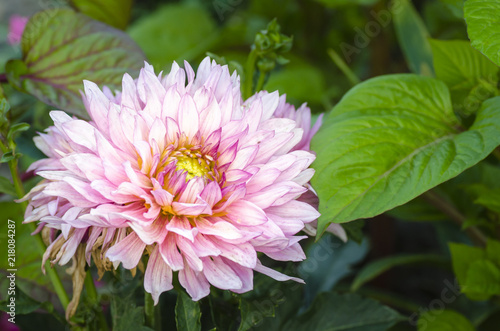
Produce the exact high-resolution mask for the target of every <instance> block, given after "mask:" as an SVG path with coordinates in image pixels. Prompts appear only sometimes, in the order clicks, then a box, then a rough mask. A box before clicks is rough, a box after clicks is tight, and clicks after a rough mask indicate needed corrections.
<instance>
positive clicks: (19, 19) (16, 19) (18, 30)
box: [7, 15, 28, 45]
mask: <svg viewBox="0 0 500 331" xmlns="http://www.w3.org/2000/svg"><path fill="white" fill-rule="evenodd" d="M27 23H28V17H24V16H19V15H12V16H11V17H10V19H9V34H8V35H7V42H8V43H9V44H11V45H17V44H19V43H20V42H21V39H22V37H23V31H24V28H25V27H26V24H27Z"/></svg>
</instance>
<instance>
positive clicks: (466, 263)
mask: <svg viewBox="0 0 500 331" xmlns="http://www.w3.org/2000/svg"><path fill="white" fill-rule="evenodd" d="M449 247H450V252H451V258H452V263H453V272H454V273H455V276H456V277H457V279H458V282H459V283H460V284H465V282H466V281H467V272H468V270H469V267H470V265H471V264H472V262H474V261H477V260H481V259H484V258H485V257H486V253H485V251H484V250H482V249H481V248H478V247H472V246H468V245H464V244H455V243H450V244H449Z"/></svg>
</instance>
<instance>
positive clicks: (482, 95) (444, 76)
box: [430, 40, 500, 114]
mask: <svg viewBox="0 0 500 331" xmlns="http://www.w3.org/2000/svg"><path fill="white" fill-rule="evenodd" d="M430 43H431V46H432V55H433V61H434V70H435V71H436V77H437V78H438V79H440V80H442V81H443V82H445V83H446V85H447V86H448V88H449V89H450V93H451V99H452V101H453V105H454V108H455V109H457V110H459V111H461V112H464V113H466V114H469V113H472V112H474V111H476V110H477V109H478V108H479V106H480V105H481V103H482V102H483V101H484V100H486V99H488V98H490V97H492V96H494V95H495V94H497V88H496V84H497V82H498V72H499V69H500V68H499V67H498V66H496V65H495V64H494V63H493V62H491V61H490V60H489V59H488V58H487V57H485V56H484V55H483V54H481V53H480V52H478V51H477V50H475V49H474V48H472V46H471V45H470V43H469V42H468V41H465V40H451V41H443V40H431V41H430Z"/></svg>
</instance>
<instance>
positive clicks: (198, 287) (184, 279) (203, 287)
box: [179, 266, 210, 301]
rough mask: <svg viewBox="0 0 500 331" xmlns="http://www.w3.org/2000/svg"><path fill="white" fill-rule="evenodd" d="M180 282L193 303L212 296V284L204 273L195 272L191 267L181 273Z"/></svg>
mask: <svg viewBox="0 0 500 331" xmlns="http://www.w3.org/2000/svg"><path fill="white" fill-rule="evenodd" d="M179 282H180V283H181V285H182V286H183V287H184V288H185V289H186V291H187V292H188V294H189V295H190V296H191V298H192V299H193V301H198V300H200V299H201V298H204V297H206V296H207V295H209V294H210V284H209V283H208V281H207V279H206V277H205V275H204V274H203V273H202V272H195V271H194V270H192V269H191V268H189V266H186V267H185V268H184V269H182V270H180V271H179Z"/></svg>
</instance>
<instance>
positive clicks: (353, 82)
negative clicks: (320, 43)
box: [327, 48, 360, 86]
mask: <svg viewBox="0 0 500 331" xmlns="http://www.w3.org/2000/svg"><path fill="white" fill-rule="evenodd" d="M327 52H328V55H329V56H330V58H331V59H332V61H333V63H335V64H336V65H337V67H338V68H339V69H340V71H342V73H343V74H344V75H345V76H346V77H347V79H348V80H349V82H350V83H351V85H352V86H355V85H357V84H359V82H360V80H359V78H358V77H357V76H356V75H355V74H354V72H352V70H351V68H349V66H348V65H347V64H346V63H345V62H344V60H342V58H341V57H340V56H339V55H338V54H337V52H335V51H334V50H333V49H331V48H330V49H328V51H327Z"/></svg>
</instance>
